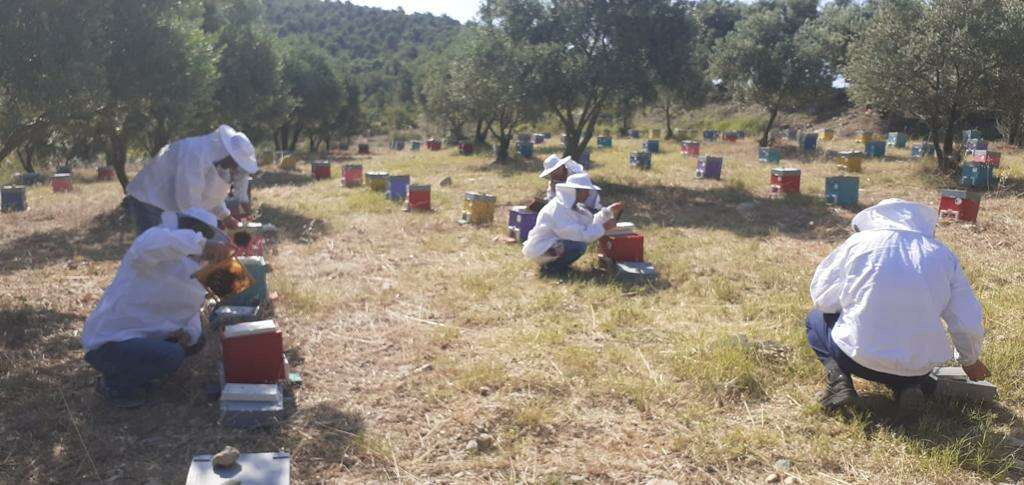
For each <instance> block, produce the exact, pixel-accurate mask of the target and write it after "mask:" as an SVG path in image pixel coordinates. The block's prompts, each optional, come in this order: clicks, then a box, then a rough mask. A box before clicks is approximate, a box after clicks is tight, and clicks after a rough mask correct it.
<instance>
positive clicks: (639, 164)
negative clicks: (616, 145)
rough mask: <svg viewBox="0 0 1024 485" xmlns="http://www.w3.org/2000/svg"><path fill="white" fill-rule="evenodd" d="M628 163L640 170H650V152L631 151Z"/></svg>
mask: <svg viewBox="0 0 1024 485" xmlns="http://www.w3.org/2000/svg"><path fill="white" fill-rule="evenodd" d="M629 165H630V166H631V167H633V168H639V169H641V170H650V168H651V152H633V153H630V154H629Z"/></svg>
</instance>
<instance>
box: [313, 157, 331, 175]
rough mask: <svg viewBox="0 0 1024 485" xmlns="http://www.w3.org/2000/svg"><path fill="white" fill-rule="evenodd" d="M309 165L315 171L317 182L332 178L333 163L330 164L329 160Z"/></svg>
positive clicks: (316, 161)
mask: <svg viewBox="0 0 1024 485" xmlns="http://www.w3.org/2000/svg"><path fill="white" fill-rule="evenodd" d="M309 165H310V167H311V170H312V171H313V178H314V179H315V180H325V179H329V178H331V162H328V161H327V160H315V161H313V162H310V164H309Z"/></svg>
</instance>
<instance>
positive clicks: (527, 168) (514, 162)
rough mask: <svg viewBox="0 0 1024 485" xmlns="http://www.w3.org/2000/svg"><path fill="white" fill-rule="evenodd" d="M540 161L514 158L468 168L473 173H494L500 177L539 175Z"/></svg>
mask: <svg viewBox="0 0 1024 485" xmlns="http://www.w3.org/2000/svg"><path fill="white" fill-rule="evenodd" d="M541 162H542V160H540V159H537V158H525V159H524V158H522V157H520V156H515V157H514V158H513V159H511V160H509V161H507V162H505V163H497V162H491V163H488V164H486V165H475V166H473V167H471V168H470V170H472V171H474V172H484V173H494V174H497V175H499V176H501V177H514V176H516V175H520V174H523V173H534V172H535V173H540V166H541Z"/></svg>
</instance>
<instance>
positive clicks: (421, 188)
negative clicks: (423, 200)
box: [409, 184, 430, 192]
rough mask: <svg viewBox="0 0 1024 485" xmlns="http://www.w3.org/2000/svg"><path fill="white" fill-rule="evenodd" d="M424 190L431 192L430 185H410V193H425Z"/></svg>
mask: <svg viewBox="0 0 1024 485" xmlns="http://www.w3.org/2000/svg"><path fill="white" fill-rule="evenodd" d="M424 190H430V184H409V191H410V192H416V191H424Z"/></svg>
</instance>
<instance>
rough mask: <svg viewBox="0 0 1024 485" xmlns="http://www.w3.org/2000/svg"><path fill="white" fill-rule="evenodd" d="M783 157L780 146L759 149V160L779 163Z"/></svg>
mask: <svg viewBox="0 0 1024 485" xmlns="http://www.w3.org/2000/svg"><path fill="white" fill-rule="evenodd" d="M781 159H782V155H781V154H779V149H778V148H772V147H761V148H758V149H757V161H759V162H763V163H779V160H781Z"/></svg>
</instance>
